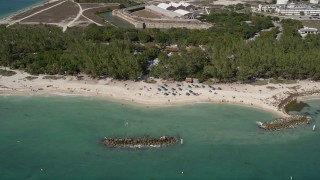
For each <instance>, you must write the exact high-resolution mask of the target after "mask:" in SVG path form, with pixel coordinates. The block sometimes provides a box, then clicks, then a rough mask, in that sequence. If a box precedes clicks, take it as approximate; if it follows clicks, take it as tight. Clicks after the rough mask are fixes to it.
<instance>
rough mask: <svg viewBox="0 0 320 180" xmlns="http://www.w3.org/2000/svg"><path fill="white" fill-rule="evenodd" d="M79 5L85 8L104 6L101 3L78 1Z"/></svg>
mask: <svg viewBox="0 0 320 180" xmlns="http://www.w3.org/2000/svg"><path fill="white" fill-rule="evenodd" d="M80 6H81V7H82V9H83V10H85V9H88V8H95V7H105V6H106V5H105V4H103V3H80Z"/></svg>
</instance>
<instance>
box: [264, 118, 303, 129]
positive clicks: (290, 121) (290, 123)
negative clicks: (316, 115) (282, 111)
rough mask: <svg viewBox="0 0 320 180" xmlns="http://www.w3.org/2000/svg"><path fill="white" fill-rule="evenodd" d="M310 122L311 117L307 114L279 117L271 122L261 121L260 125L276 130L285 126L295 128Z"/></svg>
mask: <svg viewBox="0 0 320 180" xmlns="http://www.w3.org/2000/svg"><path fill="white" fill-rule="evenodd" d="M307 123H309V118H308V117H307V116H306V115H293V116H291V117H287V118H278V119H276V120H273V121H269V122H263V123H261V122H259V123H258V124H259V127H260V128H262V129H265V130H269V131H276V130H280V129H285V128H294V127H296V126H299V125H303V124H307Z"/></svg>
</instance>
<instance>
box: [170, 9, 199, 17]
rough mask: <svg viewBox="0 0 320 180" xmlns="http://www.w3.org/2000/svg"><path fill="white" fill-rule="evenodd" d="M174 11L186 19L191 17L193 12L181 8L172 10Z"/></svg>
mask: <svg viewBox="0 0 320 180" xmlns="http://www.w3.org/2000/svg"><path fill="white" fill-rule="evenodd" d="M174 12H175V13H178V14H181V16H183V17H184V18H186V19H193V18H194V17H193V14H192V13H191V12H189V11H186V10H183V9H177V10H175V11H174Z"/></svg>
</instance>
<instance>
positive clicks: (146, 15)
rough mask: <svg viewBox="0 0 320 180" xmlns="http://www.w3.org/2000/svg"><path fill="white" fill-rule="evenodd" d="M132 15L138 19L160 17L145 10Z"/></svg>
mask: <svg viewBox="0 0 320 180" xmlns="http://www.w3.org/2000/svg"><path fill="white" fill-rule="evenodd" d="M132 14H133V15H136V16H140V17H145V18H161V16H158V15H156V14H154V13H151V12H149V11H146V10H140V11H135V12H133V13H132Z"/></svg>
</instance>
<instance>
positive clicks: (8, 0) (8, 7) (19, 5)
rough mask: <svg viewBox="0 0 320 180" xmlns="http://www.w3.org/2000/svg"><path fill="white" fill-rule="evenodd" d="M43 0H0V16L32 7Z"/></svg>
mask: <svg viewBox="0 0 320 180" xmlns="http://www.w3.org/2000/svg"><path fill="white" fill-rule="evenodd" d="M41 2H45V0H0V18H4V17H6V16H9V15H10V14H12V13H14V12H17V11H20V10H23V9H26V8H29V7H32V6H34V5H36V4H39V3H41Z"/></svg>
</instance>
